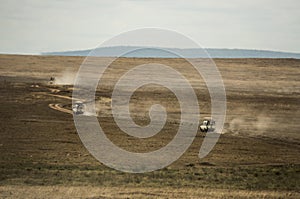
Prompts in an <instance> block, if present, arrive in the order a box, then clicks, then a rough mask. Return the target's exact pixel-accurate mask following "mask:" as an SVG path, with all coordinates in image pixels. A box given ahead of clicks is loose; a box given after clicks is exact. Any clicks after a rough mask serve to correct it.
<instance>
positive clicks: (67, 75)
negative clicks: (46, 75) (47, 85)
mask: <svg viewBox="0 0 300 199" xmlns="http://www.w3.org/2000/svg"><path fill="white" fill-rule="evenodd" d="M75 77H76V72H74V71H72V70H70V69H67V70H65V71H63V72H62V73H61V74H60V75H58V76H57V77H55V81H54V84H57V85H73V84H74V80H75Z"/></svg>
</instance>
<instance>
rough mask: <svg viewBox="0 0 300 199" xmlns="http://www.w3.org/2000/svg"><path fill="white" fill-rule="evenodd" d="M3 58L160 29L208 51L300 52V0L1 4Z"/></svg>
mask: <svg viewBox="0 0 300 199" xmlns="http://www.w3.org/2000/svg"><path fill="white" fill-rule="evenodd" d="M0 2H1V7H0V25H1V29H0V38H1V39H0V42H1V43H0V52H1V53H40V52H47V51H63V50H77V49H88V48H94V47H96V46H98V45H99V44H100V43H102V42H103V41H105V40H107V39H109V38H111V37H113V36H115V35H117V34H119V33H122V32H125V31H129V30H133V29H137V28H143V27H156V28H166V29H170V30H175V31H177V32H180V33H182V34H184V35H187V36H189V37H191V38H192V39H194V40H195V41H196V42H198V43H199V44H200V45H202V46H203V47H206V48H246V49H266V50H280V51H289V52H300V36H299V35H300V11H299V10H300V1H299V0H247V1H245V0H192V1H188V0H187V1H175V0H170V1H169V0H166V1H162V0H148V1H145V0H140V1H138V0H124V1H114V0H110V1H101V0H87V1H84V0H70V1H67V0H43V1H42V0H18V1H17V0H0Z"/></svg>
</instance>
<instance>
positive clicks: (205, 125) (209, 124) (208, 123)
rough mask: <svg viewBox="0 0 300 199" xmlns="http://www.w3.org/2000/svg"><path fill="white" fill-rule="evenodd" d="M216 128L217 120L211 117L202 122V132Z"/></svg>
mask: <svg viewBox="0 0 300 199" xmlns="http://www.w3.org/2000/svg"><path fill="white" fill-rule="evenodd" d="M215 129H216V122H215V121H214V120H212V119H211V118H204V120H203V122H202V124H201V125H200V131H201V132H205V133H207V132H214V131H215Z"/></svg>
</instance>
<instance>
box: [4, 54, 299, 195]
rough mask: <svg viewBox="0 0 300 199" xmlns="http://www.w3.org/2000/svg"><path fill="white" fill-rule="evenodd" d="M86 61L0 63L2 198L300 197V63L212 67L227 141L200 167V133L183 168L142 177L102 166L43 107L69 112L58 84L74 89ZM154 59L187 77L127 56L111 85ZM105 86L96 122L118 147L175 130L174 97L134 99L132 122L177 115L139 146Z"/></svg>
mask: <svg viewBox="0 0 300 199" xmlns="http://www.w3.org/2000/svg"><path fill="white" fill-rule="evenodd" d="M82 61H83V58H82V57H56V56H48V57H47V56H17V55H1V56H0V90H1V95H0V102H1V106H0V113H1V114H0V119H1V125H0V154H1V156H0V197H9V198H23V197H25V195H26V198H36V197H45V198H47V197H48V198H52V197H68V198H74V197H79V198H127V197H134V198H145V197H149V198H150V197H154V198H156V197H162V198H176V197H178V198H183V197H189V198H199V197H200V198H232V197H236V198H288V197H289V198H299V191H300V180H299V179H300V164H299V163H300V161H299V152H300V134H299V128H300V123H299V116H300V109H299V108H300V107H299V106H300V104H299V96H300V89H299V85H300V83H299V81H300V79H299V76H300V70H299V69H300V61H299V60H294V59H216V60H215V62H216V64H217V65H218V67H219V70H220V72H221V74H222V76H223V80H224V84H225V87H226V92H227V109H228V110H227V117H226V123H225V129H224V131H223V133H224V134H222V135H221V138H220V140H219V141H218V143H217V145H216V146H215V148H214V149H213V151H212V152H211V153H210V154H209V155H208V156H207V157H205V158H204V159H201V160H199V159H198V156H197V155H198V152H199V148H200V145H201V142H202V140H203V137H204V135H203V134H201V133H200V132H199V133H198V134H197V137H196V138H195V140H194V142H193V144H192V146H191V147H190V148H189V150H188V151H187V152H186V153H185V154H184V155H183V156H182V157H181V158H180V159H179V160H177V161H176V162H174V163H173V164H171V165H170V166H168V167H167V168H164V169H162V170H159V171H155V172H151V173H144V174H128V173H122V172H119V171H115V170H113V169H110V168H108V167H106V166H104V165H103V164H101V163H99V162H98V161H97V160H95V159H94V158H93V157H92V156H91V155H90V154H89V153H88V151H87V150H86V149H85V148H84V146H83V145H82V143H81V141H80V139H79V137H78V135H77V133H76V129H75V127H74V124H73V118H72V115H70V114H67V113H64V112H59V111H57V110H53V109H50V108H49V106H48V105H49V104H51V103H55V104H56V103H58V104H61V105H62V106H63V107H64V108H70V104H71V101H70V100H69V99H68V97H64V98H62V97H58V96H71V95H72V90H71V86H66V85H64V84H67V83H70V82H72V80H73V78H74V75H75V73H76V71H77V70H78V67H79V66H80V64H81V62H82ZM153 61H159V62H160V63H165V64H168V65H171V66H172V67H174V68H176V69H178V70H181V71H182V72H183V73H186V74H187V75H188V74H190V71H189V69H188V68H189V67H188V66H187V64H186V63H185V62H184V61H183V60H180V59H161V60H153V59H133V58H131V59H120V60H118V62H116V63H114V64H113V66H112V69H111V70H112V71H114V70H115V76H114V75H110V76H109V75H108V76H107V78H111V77H117V75H120V74H122V73H123V72H124V71H126V69H128V68H130V67H131V66H132V65H133V64H141V63H148V62H153ZM192 74H193V73H192ZM50 76H55V77H57V80H58V82H57V83H58V84H57V85H48V84H47V82H48V80H49V78H50ZM189 78H190V79H191V80H195V78H197V77H194V76H193V75H191V76H190V77H189ZM36 85H38V86H36ZM111 86H112V85H110V84H108V85H105V87H103V88H101V87H99V89H98V92H97V99H99V106H100V109H99V110H100V117H99V122H100V123H101V125H102V126H103V128H104V129H105V130H106V132H107V136H108V137H109V138H110V139H111V140H112V141H113V142H114V143H116V144H117V145H119V146H121V147H123V148H124V149H127V150H131V151H140V152H143V151H151V150H155V149H157V148H159V147H161V146H163V145H165V144H166V143H168V142H169V141H170V140H171V139H172V137H173V136H174V134H175V133H176V129H177V125H178V123H176V119H178V118H177V116H176V114H175V113H177V108H178V106H177V102H176V99H175V98H174V95H172V93H170V92H168V91H167V90H163V89H162V88H160V89H156V90H155V89H154V87H152V88H144V89H141V90H139V91H138V92H137V93H135V94H134V95H133V97H132V108H131V110H132V112H133V113H134V114H136V115H135V116H136V117H135V118H134V119H135V121H136V122H137V123H140V124H146V123H147V122H149V118H148V117H147V114H146V113H147V110H148V109H147V107H148V105H149V104H147V103H148V102H151V103H153V102H155V100H157V101H158V102H161V103H162V104H165V105H166V107H167V108H168V110H169V111H171V112H172V113H173V114H174V115H173V116H172V115H171V116H170V117H169V118H168V122H167V124H166V126H165V128H164V131H163V132H160V133H159V134H157V135H156V136H154V137H152V138H149V139H135V138H133V137H130V136H128V135H126V134H124V133H122V132H121V131H120V130H119V129H118V128H116V126H115V123H114V120H113V119H112V118H111V114H110V112H109V110H110V109H109V108H108V106H109V99H110V95H111V88H112V87H111ZM194 88H195V90H196V91H197V97H198V99H199V101H200V111H201V113H203V116H205V115H209V100H210V99H209V96H208V93H207V90H206V88H205V85H204V84H203V82H202V83H201V82H200V83H199V84H195V85H194ZM147 89H148V91H147ZM151 89H152V90H151ZM149 90H151V91H156V92H157V91H159V92H158V93H155V92H154V94H153V93H152V92H149ZM141 101H142V102H144V103H142V104H139V102H141ZM134 105H136V106H134ZM101 111H102V112H101ZM174 121H175V122H174ZM137 143H138V144H137Z"/></svg>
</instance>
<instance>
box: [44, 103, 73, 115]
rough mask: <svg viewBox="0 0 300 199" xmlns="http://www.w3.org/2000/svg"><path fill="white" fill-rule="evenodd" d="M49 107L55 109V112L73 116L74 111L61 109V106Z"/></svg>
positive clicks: (52, 105) (50, 105)
mask: <svg viewBox="0 0 300 199" xmlns="http://www.w3.org/2000/svg"><path fill="white" fill-rule="evenodd" d="M49 107H50V108H52V109H54V110H57V111H61V112H64V113H69V114H71V115H73V111H71V110H69V109H66V108H63V107H61V105H60V104H49Z"/></svg>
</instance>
